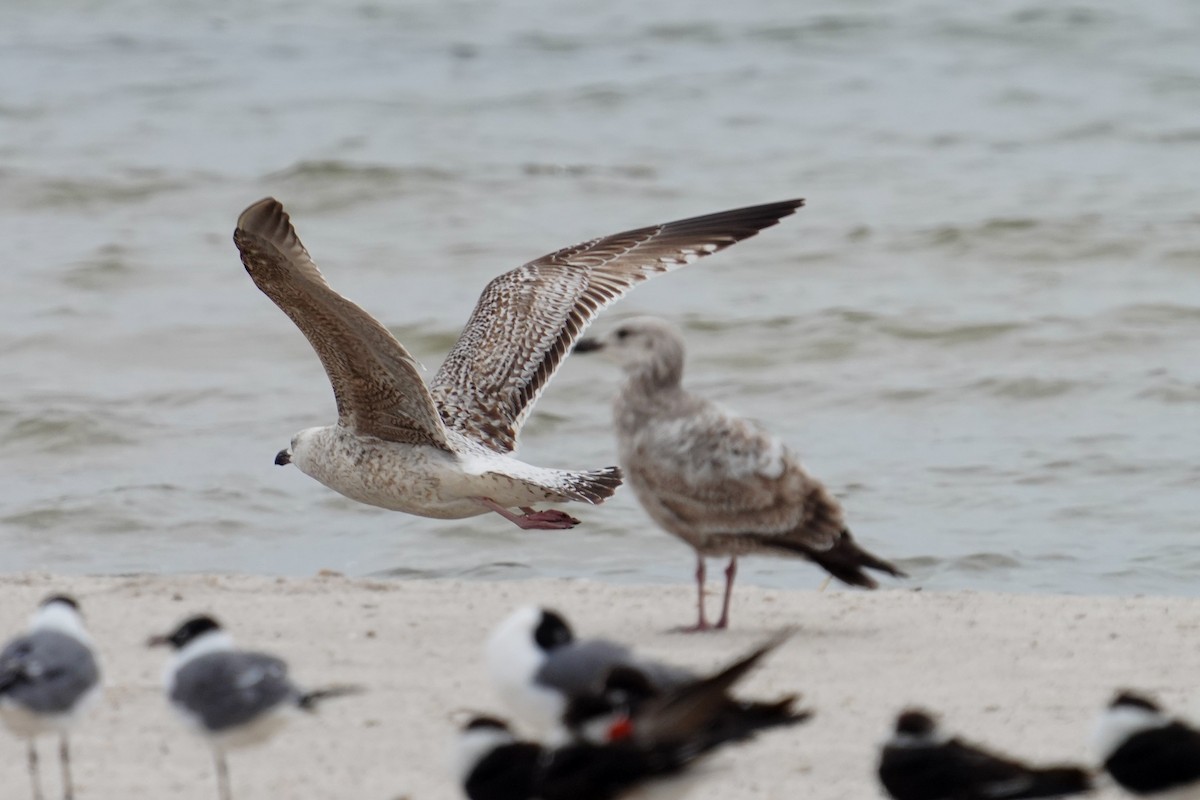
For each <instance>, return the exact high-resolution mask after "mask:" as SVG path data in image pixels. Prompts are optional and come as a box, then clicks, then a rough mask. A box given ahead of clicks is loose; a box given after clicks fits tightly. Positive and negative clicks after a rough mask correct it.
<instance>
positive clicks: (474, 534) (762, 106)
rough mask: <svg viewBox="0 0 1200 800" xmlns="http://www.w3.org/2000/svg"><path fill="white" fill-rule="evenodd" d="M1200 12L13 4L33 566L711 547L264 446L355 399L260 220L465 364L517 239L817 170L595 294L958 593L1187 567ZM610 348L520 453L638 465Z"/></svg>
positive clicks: (1194, 561)
mask: <svg viewBox="0 0 1200 800" xmlns="http://www.w3.org/2000/svg"><path fill="white" fill-rule="evenodd" d="M1198 41H1200V10H1198V9H1197V7H1196V6H1195V5H1194V4H1192V3H1189V2H1183V0H1180V1H1179V2H1161V3H1152V4H1142V5H1141V6H1137V7H1135V6H1133V5H1130V4H1127V3H1118V2H1100V3H1088V4H1045V3H1035V2H1018V3H1002V4H965V3H959V2H952V0H939V1H937V2H933V1H930V2H920V1H918V0H902V1H900V2H893V1H889V2H883V0H878V1H872V2H868V1H866V0H848V1H847V2H842V3H837V4H828V3H807V2H803V3H801V2H793V1H792V0H788V1H787V2H783V1H780V2H774V1H772V0H748V2H741V3H732V4H731V3H724V4H716V3H712V4H700V3H684V2H664V3H654V4H646V3H641V2H632V0H614V2H607V3H594V2H578V1H577V0H568V1H567V2H549V1H548V0H529V1H528V2H511V3H492V2H488V3H485V2H423V3H406V4H403V5H400V4H384V3H362V4H359V5H356V6H354V5H347V4H342V3H333V2H318V1H317V0H295V2H278V3H254V4H245V3H231V2H212V3H204V4H196V3H184V2H178V1H170V0H168V1H165V2H163V1H159V2H135V1H134V0H111V1H109V2H103V3H99V2H94V3H90V2H74V3H71V2H64V3H53V4H50V3H40V2H14V3H7V4H5V6H4V8H3V10H0V242H2V243H3V247H4V265H3V273H2V274H3V284H2V285H3V289H4V290H3V292H2V293H0V470H2V473H0V474H2V476H3V480H2V481H0V549H2V551H3V553H4V560H3V562H2V567H3V569H5V570H25V569H50V570H56V571H60V570H61V571H78V572H124V571H133V570H164V571H184V570H189V571H190V570H245V571H266V572H280V573H298V574H307V573H311V572H313V571H315V570H317V569H320V568H323V567H328V568H332V569H337V570H343V571H347V572H350V573H354V574H365V573H380V572H391V573H396V574H404V575H409V574H414V575H445V574H451V575H462V574H466V575H484V576H508V575H512V576H522V575H533V574H540V575H586V576H601V577H604V578H610V579H620V580H679V581H685V580H688V579H689V578H690V572H691V568H692V564H691V557H690V555H689V553H688V551H687V550H686V549H685V548H684V547H683V546H682V545H680V544H678V543H676V542H675V541H674V540H673V539H670V538H669V537H667V536H666V535H665V534H662V533H660V532H658V531H656V530H654V529H653V528H652V527H651V526H650V524H649V523H648V522H647V520H646V519H645V517H644V516H643V515H642V513H641V511H640V510H639V509H638V507H637V506H636V503H635V502H634V500H633V498H632V497H631V496H630V495H629V494H621V495H619V496H618V497H617V498H615V499H614V500H613V501H611V502H610V503H608V504H606V505H605V506H603V507H600V508H595V509H588V508H584V509H582V510H581V511H579V513H578V515H579V516H581V517H583V518H584V521H585V524H584V525H582V526H580V527H579V528H577V529H576V530H574V531H570V532H546V533H536V532H530V533H526V532H521V531H518V530H516V529H515V528H513V527H512V526H510V525H508V524H507V523H505V522H503V521H502V520H500V519H499V518H477V519H472V520H465V521H462V522H440V521H432V520H423V519H418V518H412V517H406V516H403V515H399V514H394V513H389V512H384V511H379V510H375V509H370V508H366V507H363V506H358V505H355V504H353V503H351V502H350V501H347V500H344V499H342V498H340V497H339V496H337V495H334V494H333V493H331V492H330V491H328V490H326V489H324V488H323V487H321V486H320V485H318V484H316V483H315V482H313V481H311V480H309V479H307V478H305V477H304V476H303V475H301V474H300V473H299V472H298V471H296V470H294V469H288V470H284V469H278V468H276V467H275V466H273V465H272V457H273V455H274V453H275V452H276V451H277V450H278V449H279V448H281V447H283V446H285V445H286V444H287V441H288V438H289V437H290V435H291V434H292V433H293V431H295V430H296V429H298V428H301V427H306V426H308V425H315V424H325V423H327V422H328V421H331V420H332V418H333V403H332V397H331V394H330V392H329V389H328V386H327V385H326V383H325V380H324V376H323V374H322V372H321V369H320V366H319V364H318V362H317V359H316V358H315V356H314V355H313V354H312V353H311V351H310V350H309V349H308V346H307V344H306V343H305V341H304V340H303V338H302V337H301V336H300V334H299V332H298V331H296V330H295V328H293V326H292V325H291V323H290V322H289V321H288V320H287V319H286V318H285V317H284V316H283V315H282V314H281V313H279V311H278V310H276V309H275V308H274V306H272V305H271V304H270V303H269V301H267V300H266V298H264V297H263V296H262V295H260V294H259V293H258V292H257V290H256V289H255V288H254V286H253V285H252V284H251V282H250V281H249V279H248V278H247V277H246V275H245V274H244V272H243V270H242V268H241V265H240V263H239V261H238V258H237V255H236V252H235V250H234V248H233V246H232V244H231V242H230V234H231V232H232V228H233V223H234V220H235V219H236V217H237V214H238V212H239V211H240V210H241V209H242V208H243V207H244V206H246V205H247V204H248V203H250V202H252V201H254V200H256V199H258V198H259V197H261V196H263V195H266V194H273V195H275V196H277V197H279V198H280V199H281V200H283V201H284V202H285V204H286V205H287V206H288V208H289V209H290V210H291V211H292V213H293V216H294V218H295V220H296V223H297V226H298V228H299V231H300V234H301V236H302V237H303V238H304V240H305V242H306V243H307V244H308V246H309V248H310V250H311V251H312V252H313V255H314V256H315V258H316V259H317V261H318V263H320V264H321V265H322V266H323V268H324V269H325V272H326V274H327V276H328V278H329V279H330V281H331V282H332V284H333V285H334V286H335V287H336V288H338V289H339V290H340V291H342V292H343V293H345V294H346V295H348V296H349V297H351V298H352V299H355V300H357V301H359V302H360V303H361V304H362V305H364V306H365V307H366V308H367V309H368V310H369V311H371V312H372V313H373V314H375V315H376V316H377V317H379V318H380V319H381V320H382V321H384V322H385V323H386V324H388V325H389V326H390V327H391V328H392V329H393V330H394V331H395V332H396V333H397V335H398V336H399V337H400V338H401V340H402V341H404V342H405V343H406V344H407V345H408V346H409V347H410V348H411V349H412V350H413V351H414V352H415V353H416V354H417V355H418V357H420V358H421V359H423V360H424V361H425V363H426V365H427V366H428V367H429V368H430V370H431V372H432V370H433V369H434V368H436V366H437V364H438V362H439V360H440V358H441V357H442V355H443V354H444V353H445V352H446V350H447V349H448V348H449V346H450V344H451V343H452V341H453V339H454V336H455V335H456V334H457V331H458V328H459V326H460V325H461V324H462V322H463V321H464V320H465V319H466V316H467V314H468V313H469V311H470V309H471V307H472V305H473V304H474V301H475V299H476V296H477V295H478V292H479V291H480V289H481V288H482V287H483V285H484V283H485V282H486V281H487V280H488V279H489V278H490V277H491V276H492V275H494V274H496V273H498V272H500V271H503V270H505V269H508V268H510V267H513V266H515V265H517V264H519V263H521V262H522V261H525V260H527V259H529V258H533V257H535V256H538V255H540V254H542V253H544V252H547V251H549V250H552V249H555V248H557V247H560V246H563V245H566V244H569V243H572V242H575V241H578V240H581V239H584V238H588V237H591V236H594V235H599V234H604V233H610V232H614V231H617V230H620V229H623V228H627V227H633V226H638V225H643V224H648V223H652V222H658V221H664V220H667V219H672V218H678V217H683V216H689V215H693V214H698V213H704V212H709V211H716V210H720V209H723V208H728V207H733V206H737V205H743V204H750V203H755V202H763V201H768V200H775V199H782V198H786V197H792V196H803V197H806V198H808V201H809V206H808V208H806V209H804V210H803V211H801V212H800V213H799V214H798V215H797V216H795V217H793V218H791V219H789V220H788V221H786V222H785V223H784V224H783V225H781V226H779V227H778V228H774V229H772V230H770V231H768V232H767V233H765V234H764V235H763V236H762V237H760V238H758V239H756V240H754V241H751V242H748V243H745V244H741V245H739V246H738V247H736V248H733V249H732V250H730V251H728V252H726V253H722V254H720V255H719V256H717V257H714V258H712V259H707V260H705V261H703V262H701V263H700V264H698V265H696V266H693V267H689V268H688V269H687V270H684V271H682V272H679V273H676V274H673V275H670V276H667V277H665V278H662V279H659V280H657V281H654V282H651V283H650V284H648V285H646V286H645V287H643V288H641V289H639V290H637V291H636V292H634V294H633V295H632V296H631V297H630V298H628V299H627V300H626V301H624V302H622V303H621V304H620V305H618V306H617V307H616V308H614V309H612V310H611V311H610V312H608V313H606V314H605V315H604V316H603V317H602V318H601V321H600V323H599V324H600V325H605V324H606V323H607V324H611V322H612V320H613V319H615V318H617V317H618V316H619V315H621V314H629V313H656V314H661V315H664V316H667V317H669V318H672V319H674V320H676V321H677V322H680V323H681V324H682V325H684V326H685V328H686V331H687V334H688V338H689V341H690V346H691V361H690V366H689V373H688V380H689V383H690V384H691V386H692V387H693V388H695V389H697V390H699V391H703V392H705V393H707V394H709V395H711V396H714V397H717V398H719V399H721V400H722V401H724V402H726V403H727V404H729V405H731V406H734V407H735V408H738V409H740V410H742V411H744V412H745V413H747V414H750V415H752V416H755V417H758V418H760V419H762V420H763V421H765V422H766V423H767V424H768V425H770V426H771V427H772V428H774V429H775V430H777V431H779V432H780V433H781V434H782V435H784V436H785V437H786V438H787V440H788V441H789V442H790V443H791V444H792V445H793V446H794V447H795V448H796V449H798V450H799V451H800V453H801V454H802V456H803V458H804V460H805V462H806V463H807V464H808V466H809V467H810V468H811V469H812V470H813V471H814V472H816V473H817V474H818V475H820V476H822V477H823V479H824V480H825V481H826V482H827V483H828V484H829V485H830V486H831V488H833V489H834V490H835V491H836V492H837V493H838V494H839V495H840V496H841V497H843V498H844V500H845V504H846V506H847V509H848V515H849V519H850V522H851V525H852V527H853V528H854V529H855V530H856V532H857V533H858V535H859V537H860V538H862V539H864V540H865V541H866V542H867V543H868V544H869V545H870V546H871V547H873V548H875V549H877V550H878V551H879V552H880V553H882V554H885V555H888V556H894V557H897V558H899V559H900V560H901V561H902V563H903V564H904V565H905V566H906V567H908V568H909V569H910V570H911V571H912V572H913V573H914V576H915V577H916V579H917V581H918V582H920V583H922V584H924V585H926V586H930V587H944V588H948V587H968V588H973V587H979V588H1002V589H1015V590H1027V589H1029V590H1059V591H1084V592H1093V591H1102V592H1108V591H1114V592H1141V591H1153V592H1167V593H1193V592H1194V586H1195V585H1196V581H1197V579H1198V578H1200V524H1198V523H1197V508H1200V459H1198V454H1200V188H1198V187H1200V112H1198V111H1197V109H1198V108H1200V48H1198V47H1197V45H1196V43H1197V42H1198ZM616 383H617V375H616V373H615V371H614V370H612V369H611V368H609V367H607V366H606V365H603V364H593V363H591V362H585V361H583V360H582V359H575V360H571V361H569V362H568V364H567V365H566V367H565V368H564V370H563V371H562V373H561V374H560V375H559V376H558V379H557V380H556V381H555V382H554V383H553V384H552V386H551V388H550V390H549V391H548V393H547V394H546V395H545V397H544V398H543V400H542V402H541V403H540V405H539V406H538V409H537V413H536V414H535V416H534V417H533V419H532V421H531V424H530V425H529V426H528V428H527V430H526V435H525V437H524V446H523V451H522V454H523V456H524V457H525V458H527V459H528V460H530V461H533V462H535V463H541V464H545V465H547V466H562V467H598V466H602V465H605V464H608V463H612V461H613V458H614V451H615V447H614V443H613V441H612V439H611V436H610V433H609V430H608V420H609V409H608V397H609V396H610V394H611V392H612V390H613V389H614V388H615V386H616ZM743 575H744V576H745V579H747V580H750V581H753V582H757V583H761V584H766V585H772V586H813V585H815V584H816V583H817V582H818V581H819V580H820V576H819V575H818V572H817V570H814V569H812V568H810V567H806V566H804V565H802V564H798V563H792V562H785V561H757V562H756V561H750V562H748V563H747V565H746V569H745V570H744V571H743Z"/></svg>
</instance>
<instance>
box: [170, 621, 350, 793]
mask: <svg viewBox="0 0 1200 800" xmlns="http://www.w3.org/2000/svg"><path fill="white" fill-rule="evenodd" d="M149 644H150V645H152V646H153V645H169V646H170V647H172V648H174V650H175V652H174V654H173V655H172V657H171V659H170V661H169V662H168V663H167V668H166V672H165V675H164V678H165V681H164V682H165V684H166V690H167V700H168V701H169V702H170V703H171V706H172V707H173V708H174V709H175V710H176V711H177V712H178V713H179V716H180V717H181V718H182V719H183V721H184V723H185V724H186V725H187V726H188V727H189V728H191V729H192V730H194V731H196V732H197V733H199V734H200V735H201V736H203V737H204V738H206V739H207V740H208V741H209V743H210V744H211V745H212V748H213V760H214V763H215V765H216V770H217V796H218V797H219V798H220V800H230V798H232V797H233V795H232V793H231V790H230V785H229V767H228V765H227V763H226V761H225V753H226V751H227V750H230V749H233V748H239V747H249V746H251V745H255V744H260V743H262V742H265V741H266V740H267V739H269V738H271V737H272V736H273V735H274V734H275V733H277V732H278V731H279V730H280V729H281V728H282V727H283V726H284V725H285V724H286V723H287V722H288V721H289V720H290V719H291V718H292V717H293V716H295V712H296V711H297V710H303V711H312V710H313V709H314V708H315V707H316V705H317V703H319V702H320V701H322V700H326V699H329V698H331V697H340V696H343V695H346V694H353V693H355V692H356V691H358V690H357V689H356V688H354V687H350V686H335V687H329V688H326V689H318V690H315V691H308V692H305V691H302V690H300V689H298V688H297V687H296V686H295V684H293V683H292V682H291V680H290V679H289V678H288V674H287V664H286V663H284V662H283V661H282V660H280V659H278V658H276V657H275V656H271V655H267V654H265V653H255V652H251V651H247V650H238V649H236V648H235V647H234V644H233V638H232V637H231V636H230V635H229V634H228V633H227V632H226V631H225V630H224V629H223V628H222V627H221V626H220V624H218V623H217V621H216V620H214V619H213V618H212V617H209V616H205V615H200V616H195V617H192V618H190V619H188V620H187V621H185V622H184V623H182V624H181V625H180V626H179V627H178V628H176V629H175V630H174V631H173V632H171V633H170V634H167V635H165V636H155V637H152V638H151V639H150V642H149Z"/></svg>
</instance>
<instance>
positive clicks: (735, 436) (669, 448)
mask: <svg viewBox="0 0 1200 800" xmlns="http://www.w3.org/2000/svg"><path fill="white" fill-rule="evenodd" d="M575 349H576V351H577V352H588V351H601V352H602V353H603V354H605V355H607V356H608V357H609V358H611V359H612V360H614V361H616V362H617V363H618V364H619V365H620V366H621V368H622V369H623V370H624V371H625V373H626V375H627V376H628V379H627V380H626V382H625V385H624V387H622V389H621V392H620V394H618V395H617V399H616V402H615V404H614V414H615V421H616V429H617V445H618V449H619V450H620V461H621V467H622V469H623V470H624V471H625V475H626V476H627V477H628V479H629V483H630V485H631V486H632V487H633V489H634V492H635V494H637V498H638V500H639V501H641V503H642V506H643V507H644V508H645V509H646V512H647V513H648V514H649V515H650V517H651V518H652V519H653V520H654V521H655V522H656V523H658V524H659V525H660V526H661V527H663V528H665V529H666V530H667V531H669V532H670V533H673V534H675V535H676V536H678V537H679V538H681V539H683V540H684V541H685V542H687V543H688V544H690V545H691V546H692V547H693V548H694V549H695V551H696V562H697V563H696V585H697V587H698V589H699V620H698V621H697V623H696V625H695V626H694V627H692V628H688V629H687V630H697V631H701V630H707V629H708V628H709V627H710V626H709V624H708V620H707V619H706V618H705V615H704V579H705V564H704V559H705V558H706V557H708V556H729V566H728V567H727V568H726V569H725V599H724V603H723V604H722V606H721V618H720V619H719V620H718V621H717V625H716V627H718V628H724V627H726V626H727V625H728V624H729V599H730V595H731V594H732V592H733V579H734V577H735V576H736V575H737V559H738V556H740V555H746V554H750V553H756V554H765V555H794V556H803V557H804V558H807V559H809V560H810V561H815V562H816V563H817V564H819V565H820V566H822V567H824V568H825V569H826V570H828V571H829V573H830V574H832V575H833V576H834V577H835V578H838V579H839V580H841V581H844V582H845V583H848V584H851V585H853V586H864V587H866V588H868V589H873V588H875V586H876V583H875V581H874V579H872V578H871V577H870V576H869V575H867V573H865V572H864V571H863V568H864V567H865V568H870V569H876V570H881V571H883V572H887V573H889V574H891V575H897V576H904V573H903V572H901V571H900V570H899V569H897V568H896V567H895V566H894V565H892V564H890V563H888V562H887V561H884V560H883V559H881V558H877V557H876V556H873V555H871V554H870V553H868V552H867V551H866V550H863V549H862V548H861V547H859V546H858V544H857V543H856V542H855V541H854V537H853V536H851V535H850V530H849V528H847V527H846V523H845V522H844V521H843V520H842V508H841V506H840V505H838V502H837V500H835V499H834V498H833V496H832V495H830V494H829V492H828V491H827V490H826V489H825V487H824V486H822V485H821V484H820V483H819V482H818V481H817V480H816V479H815V478H813V477H812V476H811V475H809V474H808V473H807V472H806V471H805V469H804V467H803V466H801V464H800V462H799V460H797V458H796V456H795V455H794V454H793V453H792V452H791V451H790V450H788V448H787V447H786V446H785V445H784V444H783V442H781V441H780V440H779V439H778V438H776V437H774V436H772V435H771V434H769V433H767V432H766V431H764V430H763V429H762V428H760V427H759V426H758V425H757V424H755V423H753V422H751V421H749V420H746V419H743V418H741V417H737V416H734V415H733V414H731V413H729V412H728V411H727V410H725V409H723V408H721V407H720V406H718V405H716V404H715V403H711V402H709V401H708V400H704V399H702V398H700V397H696V396H695V395H692V394H689V393H688V392H687V391H686V390H685V389H684V388H683V386H682V385H681V381H682V379H683V338H682V337H681V336H680V335H679V332H678V331H677V330H675V328H673V327H672V326H671V325H669V324H667V323H666V322H664V321H662V320H659V319H652V318H649V317H640V318H636V319H631V320H627V321H625V322H623V323H621V325H620V326H619V327H617V328H616V329H614V330H613V331H611V332H610V333H609V334H608V335H606V336H605V337H603V338H601V339H584V340H582V341H580V342H579V344H578V345H577V346H576V347H575Z"/></svg>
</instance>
